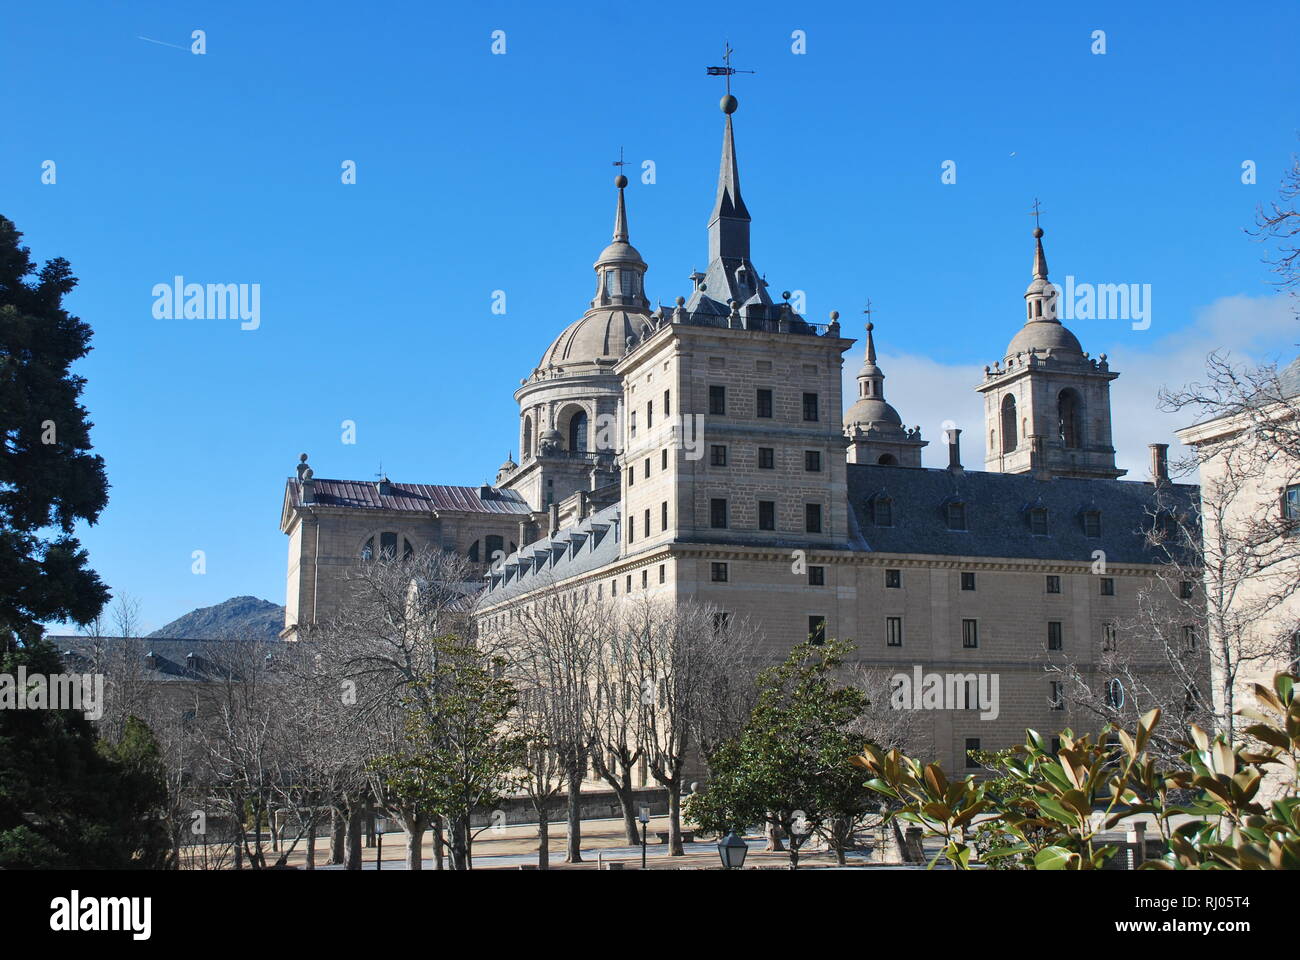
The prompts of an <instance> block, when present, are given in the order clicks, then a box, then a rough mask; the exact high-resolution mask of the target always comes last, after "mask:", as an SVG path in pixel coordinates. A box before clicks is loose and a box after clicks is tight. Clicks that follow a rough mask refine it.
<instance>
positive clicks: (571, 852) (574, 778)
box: [564, 769, 583, 863]
mask: <svg viewBox="0 0 1300 960" xmlns="http://www.w3.org/2000/svg"><path fill="white" fill-rule="evenodd" d="M582 774H583V771H582V769H578V770H577V771H574V770H570V771H569V796H568V810H567V817H568V828H569V836H568V839H567V840H566V842H565V848H564V862H565V863H582Z"/></svg>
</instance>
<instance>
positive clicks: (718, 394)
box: [709, 386, 727, 417]
mask: <svg viewBox="0 0 1300 960" xmlns="http://www.w3.org/2000/svg"><path fill="white" fill-rule="evenodd" d="M709 413H711V414H713V415H714V416H718V417H724V416H726V415H727V388H726V387H718V386H712V387H709Z"/></svg>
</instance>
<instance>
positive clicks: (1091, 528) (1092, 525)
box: [1083, 510, 1101, 539]
mask: <svg viewBox="0 0 1300 960" xmlns="http://www.w3.org/2000/svg"><path fill="white" fill-rule="evenodd" d="M1083 535H1084V536H1085V537H1091V538H1093V539H1096V538H1098V537H1100V536H1101V511H1100V510H1085V511H1084V514H1083Z"/></svg>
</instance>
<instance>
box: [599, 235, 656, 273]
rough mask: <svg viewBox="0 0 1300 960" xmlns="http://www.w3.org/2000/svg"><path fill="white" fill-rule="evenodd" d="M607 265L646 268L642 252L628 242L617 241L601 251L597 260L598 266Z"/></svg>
mask: <svg viewBox="0 0 1300 960" xmlns="http://www.w3.org/2000/svg"><path fill="white" fill-rule="evenodd" d="M606 263H631V264H635V265H637V266H641V267H644V266H645V261H644V260H642V259H641V253H640V251H638V250H637V248H636V247H634V246H632V244H630V243H628V242H627V241H626V240H615V241H614V242H613V243H611V244H610V245H609V246H608V247H606V248H605V249H604V250H602V251H600V256H599V257H597V258H596V266H600V265H602V264H606Z"/></svg>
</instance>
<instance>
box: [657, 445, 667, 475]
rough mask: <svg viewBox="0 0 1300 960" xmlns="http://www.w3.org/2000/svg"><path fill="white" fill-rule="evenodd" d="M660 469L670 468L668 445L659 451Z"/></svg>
mask: <svg viewBox="0 0 1300 960" xmlns="http://www.w3.org/2000/svg"><path fill="white" fill-rule="evenodd" d="M659 469H660V470H667V469H668V448H667V447H664V448H663V449H662V450H660V451H659Z"/></svg>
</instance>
